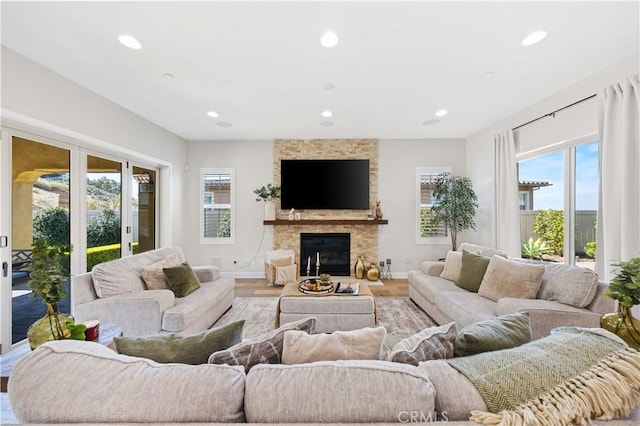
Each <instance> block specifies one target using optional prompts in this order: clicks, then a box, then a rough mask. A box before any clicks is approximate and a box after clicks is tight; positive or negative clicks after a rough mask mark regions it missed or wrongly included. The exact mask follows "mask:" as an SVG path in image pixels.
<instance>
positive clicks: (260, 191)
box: [253, 183, 280, 220]
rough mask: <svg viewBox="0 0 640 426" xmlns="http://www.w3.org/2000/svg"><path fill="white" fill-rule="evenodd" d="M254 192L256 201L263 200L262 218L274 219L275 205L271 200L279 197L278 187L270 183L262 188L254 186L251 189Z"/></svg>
mask: <svg viewBox="0 0 640 426" xmlns="http://www.w3.org/2000/svg"><path fill="white" fill-rule="evenodd" d="M253 193H254V194H256V196H257V197H256V201H258V202H259V201H264V202H265V203H264V220H275V219H276V206H275V204H274V203H273V200H276V199H278V198H280V187H279V186H275V185H272V184H270V183H268V184H267V186H263V187H262V188H256V189H254V190H253Z"/></svg>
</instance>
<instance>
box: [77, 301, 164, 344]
mask: <svg viewBox="0 0 640 426" xmlns="http://www.w3.org/2000/svg"><path fill="white" fill-rule="evenodd" d="M174 302H175V295H174V294H173V292H172V291H171V290H143V291H135V292H128V293H123V294H119V295H117V296H112V297H105V298H100V299H97V300H94V301H91V302H86V303H80V304H77V305H75V307H74V312H73V315H74V317H75V320H76V321H78V322H83V321H89V320H99V321H100V322H104V323H111V324H116V325H117V326H118V327H120V328H121V329H122V334H123V335H125V336H145V335H151V334H159V333H160V331H161V330H162V315H163V313H164V311H166V310H167V309H168V308H170V307H172V306H173V305H174Z"/></svg>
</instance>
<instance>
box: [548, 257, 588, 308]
mask: <svg viewBox="0 0 640 426" xmlns="http://www.w3.org/2000/svg"><path fill="white" fill-rule="evenodd" d="M597 288H598V274H596V273H595V272H593V271H592V270H590V269H587V268H582V267H579V266H573V265H565V264H561V263H545V272H544V275H542V283H541V285H540V290H539V291H538V299H545V300H551V301H554V302H558V303H564V304H565V305H571V306H575V307H576V308H584V307H585V306H587V305H588V304H589V303H591V301H592V300H593V298H594V297H595V295H596V290H597Z"/></svg>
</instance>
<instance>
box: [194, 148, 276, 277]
mask: <svg viewBox="0 0 640 426" xmlns="http://www.w3.org/2000/svg"><path fill="white" fill-rule="evenodd" d="M187 151H188V155H187V162H188V166H189V170H188V173H187V188H188V189H187V197H186V200H185V201H186V202H185V204H186V206H188V208H187V211H186V217H185V220H186V222H187V235H188V238H187V242H186V243H185V245H184V251H185V255H186V256H187V258H188V259H189V261H190V262H193V263H194V264H200V265H210V264H211V263H212V260H211V258H212V257H214V256H216V257H217V256H219V257H221V258H222V265H221V268H222V270H223V271H225V272H226V273H233V274H237V275H239V276H240V275H241V276H259V275H261V274H262V275H263V273H264V266H263V264H262V263H261V261H262V260H263V259H264V253H265V250H271V248H272V246H273V226H264V225H263V224H262V221H263V220H264V204H263V203H259V202H256V197H255V194H254V193H253V190H254V189H256V188H260V187H262V186H264V185H266V184H267V183H271V182H273V141H272V140H258V141H190V142H189V144H188V150H187ZM201 168H234V169H235V178H236V182H235V183H236V187H235V189H236V192H235V202H236V211H235V220H236V224H235V233H236V238H235V244H232V245H229V244H200V240H199V220H200V219H199V206H200V182H199V178H200V169H201ZM263 235H264V238H263ZM261 239H262V244H261ZM247 259H255V263H254V264H253V265H248V266H247V265H246V261H247ZM234 260H236V261H237V262H238V263H237V264H234V263H233V261H234Z"/></svg>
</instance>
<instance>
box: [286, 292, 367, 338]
mask: <svg viewBox="0 0 640 426" xmlns="http://www.w3.org/2000/svg"><path fill="white" fill-rule="evenodd" d="M308 317H315V318H317V319H318V325H317V328H316V332H317V333H331V332H333V331H337V330H345V331H346V330H356V329H359V328H364V327H374V326H375V325H376V323H377V320H376V300H375V297H374V296H373V293H371V290H370V289H369V287H368V286H367V284H365V283H363V282H360V291H359V293H358V295H357V296H354V295H348V294H341V295H337V294H335V293H333V292H332V293H325V294H304V293H301V292H300V291H299V290H298V283H289V284H287V285H286V286H285V287H284V288H283V289H282V293H281V294H280V299H279V300H278V305H277V308H276V328H277V327H279V326H280V324H285V323H287V322H292V321H298V320H301V319H303V318H308Z"/></svg>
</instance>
